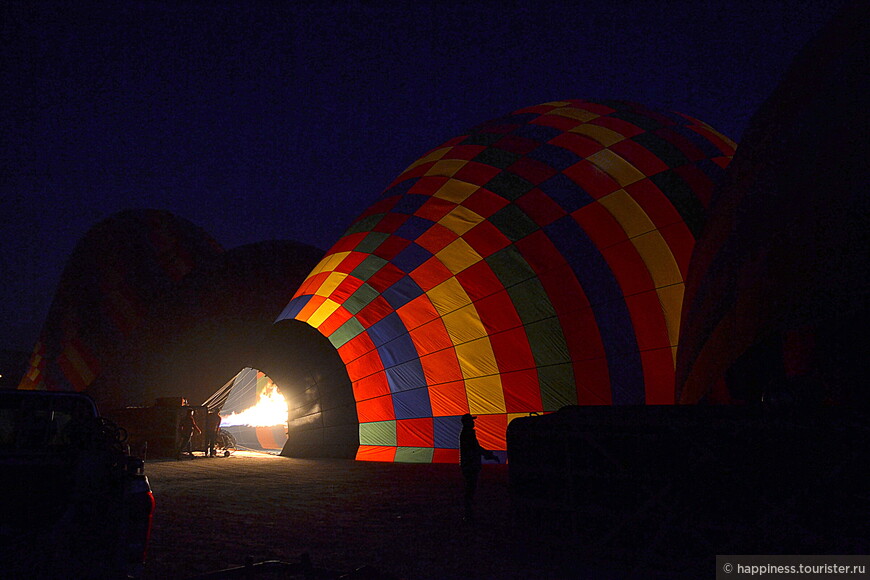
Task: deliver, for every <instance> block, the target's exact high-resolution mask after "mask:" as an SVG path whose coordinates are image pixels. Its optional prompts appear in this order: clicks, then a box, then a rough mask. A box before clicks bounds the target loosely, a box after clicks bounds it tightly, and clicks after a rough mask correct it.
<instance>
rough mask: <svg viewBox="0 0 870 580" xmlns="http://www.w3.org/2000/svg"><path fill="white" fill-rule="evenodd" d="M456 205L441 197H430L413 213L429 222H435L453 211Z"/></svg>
mask: <svg viewBox="0 0 870 580" xmlns="http://www.w3.org/2000/svg"><path fill="white" fill-rule="evenodd" d="M456 206H457V204H456V203H454V202H452V201H448V200H446V199H441V198H440V197H430V198H429V199H427V200H426V202H425V203H424V204H423V205H421V206H420V208H419V209H418V210H417V211H415V212H414V215H415V216H417V217H421V218H423V219H426V220H429V221H430V222H437V221H438V220H440V219H441V218H443V217H444V216H446V215H447V214H449V213H450V212H451V211H453V209H454V208H455V207H456Z"/></svg>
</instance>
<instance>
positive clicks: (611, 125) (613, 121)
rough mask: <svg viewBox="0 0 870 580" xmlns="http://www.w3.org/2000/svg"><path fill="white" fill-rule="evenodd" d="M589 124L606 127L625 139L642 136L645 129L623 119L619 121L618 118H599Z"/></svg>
mask: <svg viewBox="0 0 870 580" xmlns="http://www.w3.org/2000/svg"><path fill="white" fill-rule="evenodd" d="M589 124H590V125H598V126H599V127H605V128H607V129H610V130H611V131H615V132H617V133H619V134H620V135H622V136H623V137H634V136H635V135H640V134H641V133H643V132H644V130H643V129H640V128H639V127H637V126H636V125H633V124H632V123H629V122H628V121H625V120H623V119H617V118H616V117H598V118H597V119H592V120H591V121H589Z"/></svg>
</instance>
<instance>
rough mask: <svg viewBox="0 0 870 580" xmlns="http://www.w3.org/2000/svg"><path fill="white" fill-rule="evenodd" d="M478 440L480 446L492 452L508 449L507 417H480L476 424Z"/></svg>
mask: <svg viewBox="0 0 870 580" xmlns="http://www.w3.org/2000/svg"><path fill="white" fill-rule="evenodd" d="M474 427H475V430H476V431H477V440H478V442H480V446H481V447H483V448H484V449H489V450H490V451H504V450H505V449H507V442H506V440H505V433H506V432H507V415H478V416H477V421H475V422H474Z"/></svg>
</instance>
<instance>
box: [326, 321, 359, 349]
mask: <svg viewBox="0 0 870 580" xmlns="http://www.w3.org/2000/svg"><path fill="white" fill-rule="evenodd" d="M364 331H365V328H364V327H363V325H362V324H360V322H359V321H358V320H357V319H356V318H351V319H350V320H348V321H347V322H345V323H344V324H342V325H341V326H339V327H338V328H336V329H335V332H333V333H332V334H330V335H329V342H331V343H332V346H334V347H335V348H339V347H341V346H344V345H345V344H346V343H347V341H349V340H350V339H352V338H353V337H355V336H357V335H358V334H360V333H361V332H364Z"/></svg>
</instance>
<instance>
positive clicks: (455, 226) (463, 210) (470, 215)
mask: <svg viewBox="0 0 870 580" xmlns="http://www.w3.org/2000/svg"><path fill="white" fill-rule="evenodd" d="M482 221H483V216H481V215H478V214H477V213H476V212H473V211H471V210H470V209H468V208H467V207H464V206H461V205H458V206H456V208H454V209H453V211H451V212H450V213H448V214H447V215H446V216H444V217H443V218H441V219H440V220H438V223H439V224H441V225H442V226H444V227H445V228H447V229H448V230H450V231H452V232H454V233H456V234H459V235H460V236H461V235H463V234H465V233H466V232H468V230H470V229H471V228H473V227H474V226H476V225H477V224H479V223H480V222H482Z"/></svg>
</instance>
